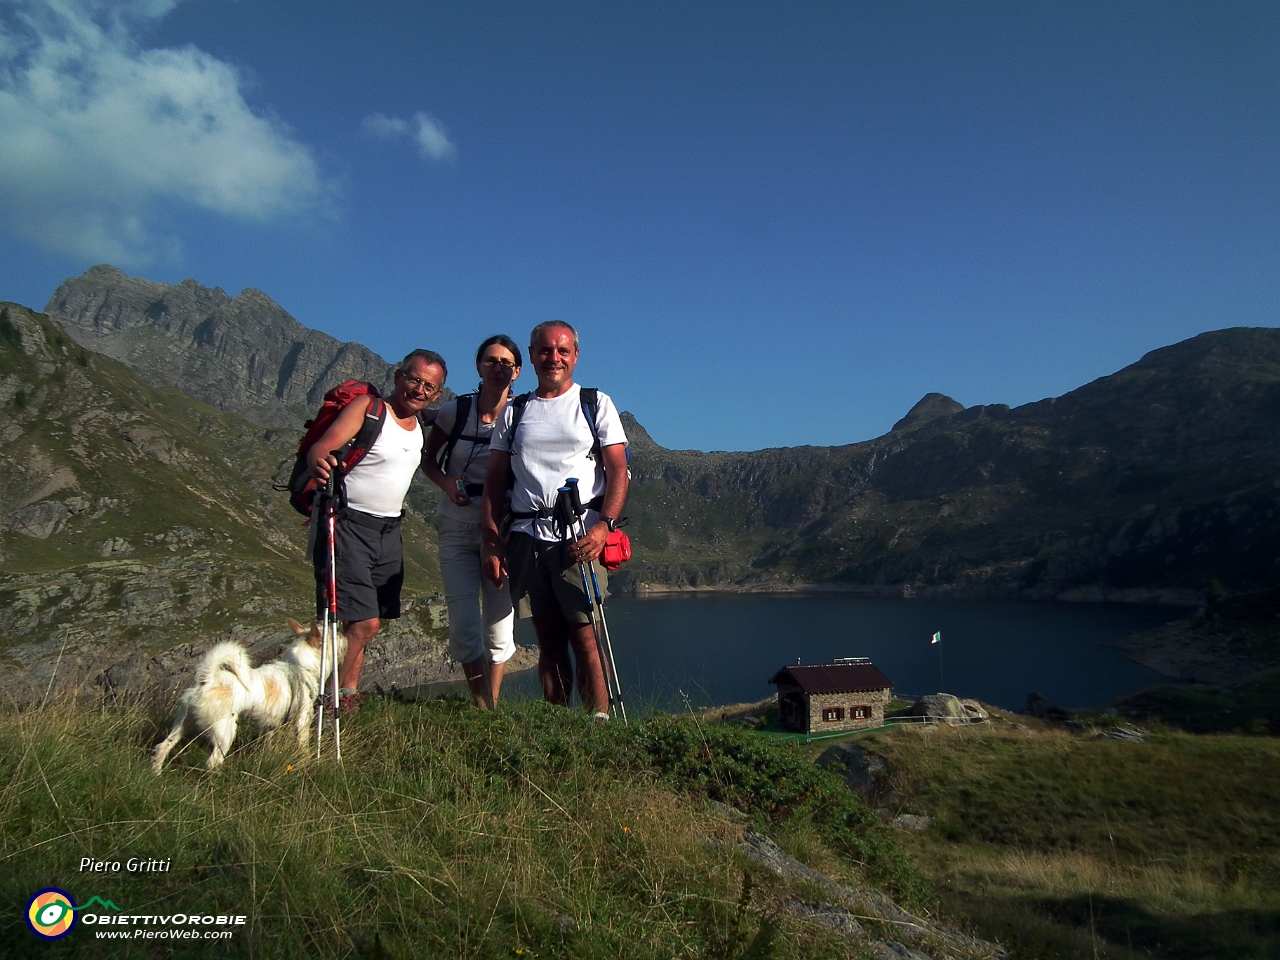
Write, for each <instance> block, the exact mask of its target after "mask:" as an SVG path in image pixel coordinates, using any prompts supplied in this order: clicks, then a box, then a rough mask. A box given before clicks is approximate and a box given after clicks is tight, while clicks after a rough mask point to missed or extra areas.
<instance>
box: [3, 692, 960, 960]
mask: <svg viewBox="0 0 1280 960" xmlns="http://www.w3.org/2000/svg"><path fill="white" fill-rule="evenodd" d="M165 719H166V718H163V717H160V716H157V715H155V714H154V713H149V712H148V711H146V710H144V709H141V708H134V709H109V710H99V711H93V710H89V711H85V710H77V709H75V708H69V707H65V706H60V707H56V708H55V707H50V708H48V709H45V710H43V711H38V712H29V713H18V714H15V713H8V714H6V715H3V716H0V771H3V773H0V864H3V869H0V888H2V889H3V897H4V900H5V902H7V903H10V904H21V903H25V902H26V900H27V898H28V897H29V896H30V895H31V894H32V893H33V892H34V891H36V890H37V889H40V888H42V887H44V886H50V885H51V886H57V887H61V888H63V889H66V890H68V892H70V893H71V894H72V896H74V897H76V898H78V901H79V902H81V903H83V902H85V901H87V900H88V899H89V898H90V897H91V896H99V897H101V898H103V899H109V900H111V901H112V902H113V903H115V904H116V905H117V906H119V907H120V908H121V910H122V911H124V912H126V913H130V914H166V913H173V912H186V913H192V912H202V913H203V912H209V913H212V914H215V915H216V914H230V915H236V914H243V915H247V916H248V917H249V918H250V923H249V924H248V925H246V927H245V928H244V929H241V930H240V931H239V932H238V933H237V934H236V936H235V938H234V939H233V940H232V941H230V942H229V943H219V944H217V945H208V944H200V943H187V944H184V945H183V947H184V949H182V950H180V951H179V950H174V953H175V954H177V953H181V955H183V956H263V955H270V956H273V957H277V956H278V957H317V956H320V957H339V956H380V957H422V956H439V957H464V956H466V957H492V958H510V957H582V958H602V960H603V958H615V957H653V958H658V957H661V958H671V957H688V958H693V957H723V958H747V957H767V956H769V957H794V958H807V957H836V956H852V957H858V956H872V955H873V952H874V950H875V943H876V942H877V941H880V940H885V939H900V935H899V934H897V933H896V932H895V928H894V925H893V924H891V923H877V922H875V921H874V920H873V919H871V918H865V917H864V918H863V920H862V921H861V924H862V932H861V933H860V934H858V935H856V936H854V937H853V938H852V939H851V938H850V937H848V936H846V935H844V934H841V933H839V932H838V931H834V930H832V929H830V928H829V927H827V926H824V925H823V924H821V923H818V922H815V921H814V920H813V919H812V918H805V917H797V916H796V910H797V905H802V904H814V903H816V901H817V900H818V899H819V898H820V897H824V896H826V895H825V894H823V893H822V892H821V891H820V890H817V889H815V888H812V886H811V885H808V884H806V883H804V882H797V881H794V880H783V879H781V878H779V877H778V876H775V875H774V874H772V873H770V872H769V871H768V870H765V869H763V868H761V867H759V866H757V865H755V864H753V863H752V862H751V861H749V860H747V859H745V858H744V857H743V856H742V854H741V853H739V852H738V851H737V849H736V843H737V839H738V837H740V836H741V835H742V831H743V829H744V826H745V825H746V824H748V823H749V824H750V825H752V826H754V827H755V828H756V829H759V830H763V831H767V832H768V833H769V834H771V835H773V836H775V837H776V838H778V839H779V841H780V842H781V843H782V845H783V846H784V847H786V848H787V849H789V850H791V851H792V852H794V853H796V854H798V855H799V856H801V857H802V858H803V859H804V860H806V861H807V862H810V863H812V864H815V865H817V866H819V867H821V868H823V869H824V870H826V871H827V872H828V873H830V874H831V875H833V876H835V877H836V878H837V879H838V880H840V881H841V882H844V883H846V884H851V885H864V884H868V885H871V886H872V887H878V888H880V889H883V890H885V891H887V892H889V893H891V894H893V895H894V896H895V897H897V898H898V900H899V902H900V903H902V904H903V905H906V906H915V907H927V904H928V894H927V892H926V889H925V888H924V887H923V885H922V884H921V883H920V882H919V880H918V879H917V878H916V876H915V873H914V871H913V870H912V868H911V867H910V866H909V865H908V864H907V862H906V860H905V859H904V857H903V855H902V853H901V849H900V847H899V845H898V843H897V841H896V840H895V838H894V837H893V836H892V835H891V832H890V831H888V829H887V828H885V827H884V826H882V825H881V824H880V822H879V821H878V819H877V818H876V817H875V816H874V814H872V813H871V812H870V811H869V810H868V809H867V808H866V806H865V805H863V804H862V802H861V801H859V800H858V799H857V798H855V797H854V796H853V795H852V794H850V793H848V792H847V791H846V790H844V788H843V786H842V785H841V784H840V781H839V779H838V778H837V777H835V776H834V775H832V774H830V773H827V772H825V771H821V770H818V769H817V768H816V767H814V765H813V764H812V763H811V762H810V761H809V760H808V759H807V758H805V757H804V756H803V755H802V754H801V753H800V752H799V751H798V750H795V749H793V748H780V747H776V746H770V745H768V744H764V743H762V742H760V741H758V740H756V739H755V738H753V736H752V735H751V734H749V733H747V732H746V731H743V730H740V729H735V728H730V727H727V726H717V727H711V726H706V725H703V724H700V723H698V722H696V721H693V720H689V719H686V720H677V719H675V718H672V717H668V716H657V717H653V718H651V719H649V720H647V721H645V722H643V723H633V724H632V725H631V726H629V727H624V726H622V725H621V724H608V725H599V724H594V723H592V722H591V721H590V720H589V719H588V718H587V717H586V716H585V715H583V714H581V713H577V712H570V711H567V710H563V709H557V708H551V707H548V706H546V705H544V704H541V703H525V704H507V705H506V706H505V707H504V709H503V710H501V711H499V712H498V713H496V714H482V713H480V712H478V711H476V710H474V709H473V708H470V707H468V706H464V705H463V704H461V703H459V702H448V701H432V702H424V703H421V704H413V705H409V704H399V703H395V702H393V701H390V700H373V701H371V702H370V704H369V705H368V706H367V708H366V709H365V710H362V711H361V712H360V714H358V715H357V716H356V717H355V718H354V719H353V720H351V721H350V722H349V723H346V724H344V741H345V742H344V757H345V761H344V763H343V764H342V765H341V766H339V765H338V764H337V763H335V762H334V761H333V760H332V759H330V758H329V757H326V759H324V760H322V761H315V760H313V759H310V758H303V757H299V756H298V755H297V753H296V751H295V750H293V749H291V748H290V747H289V746H288V745H286V744H285V743H284V741H283V740H277V741H276V742H274V743H268V742H266V741H265V740H258V741H254V740H252V739H249V740H247V741H246V742H244V743H242V744H238V745H237V749H236V750H235V751H234V752H233V753H232V755H231V758H230V760H229V762H228V763H227V765H226V766H225V767H224V768H223V769H222V770H221V771H220V772H219V773H217V774H216V775H212V776H211V775H208V774H206V773H205V772H204V771H203V769H201V768H200V767H198V766H196V764H198V763H200V762H201V761H202V760H203V756H204V753H205V748H204V747H202V746H193V747H191V748H189V749H188V750H187V751H186V752H185V753H183V754H179V755H178V756H177V757H176V759H175V760H174V762H173V764H172V766H171V767H170V768H168V769H166V771H165V773H164V775H163V776H161V777H160V778H158V779H157V778H156V777H154V776H153V775H152V774H151V772H150V770H149V768H148V764H147V756H148V751H149V749H150V746H151V744H152V743H153V742H154V741H155V740H156V739H157V738H158V737H159V736H160V735H161V734H160V731H161V723H162V722H163V721H164V720H165ZM129 856H141V857H157V858H172V864H173V866H172V870H171V871H170V872H168V873H164V874H153V875H139V874H133V875H130V874H128V873H121V874H119V875H114V874H112V875H102V874H99V875H88V874H82V873H80V871H79V870H78V865H79V863H80V860H81V858H82V857H94V858H98V859H110V858H117V859H121V860H124V859H125V858H127V857H129ZM801 912H803V911H801ZM854 927H857V924H854ZM93 933H94V929H93V928H92V927H90V926H88V925H81V926H80V927H79V928H78V929H76V930H74V931H72V934H71V935H70V936H69V937H68V938H66V940H64V941H61V942H60V943H59V944H58V945H56V946H54V947H52V948H51V947H50V946H49V945H47V944H45V943H40V942H37V941H36V939H35V937H34V936H33V935H31V934H30V933H29V932H28V931H27V930H26V929H25V927H24V925H23V920H22V918H21V917H20V916H19V914H18V911H16V910H10V911H7V915H6V916H5V917H0V944H3V946H4V948H5V951H7V952H6V955H7V956H49V955H56V956H99V955H102V954H101V944H100V941H98V940H96V939H95V938H94V937H93ZM917 942H920V941H919V940H917ZM954 942H955V941H953V945H952V947H951V948H950V951H951V953H952V955H955V956H969V957H976V956H980V955H981V953H979V952H971V951H957V950H956V948H955V946H954ZM158 946H160V947H163V945H158V944H156V943H154V942H151V943H144V942H138V943H128V944H119V943H115V944H112V950H111V952H110V953H109V954H108V955H109V956H113V957H114V956H139V957H143V956H145V957H151V956H157V955H165V956H167V955H169V954H168V953H165V952H163V950H162V953H160V954H156V953H154V952H152V951H154V950H155V949H156V948H157V947H158ZM185 948H189V949H185ZM922 948H926V949H927V943H926V946H925V947H922Z"/></svg>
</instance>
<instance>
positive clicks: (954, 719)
mask: <svg viewBox="0 0 1280 960" xmlns="http://www.w3.org/2000/svg"><path fill="white" fill-rule="evenodd" d="M907 715H908V716H911V717H921V718H923V719H925V720H931V721H933V722H935V723H982V722H983V721H984V720H986V719H987V716H988V715H987V711H986V710H985V709H984V708H983V706H982V704H980V703H979V702H978V701H977V700H962V699H960V698H959V697H955V696H952V695H951V694H949V693H931V694H928V695H926V696H923V697H921V698H920V699H919V700H917V701H916V702H915V703H914V704H912V706H911V709H910V710H908V711H907Z"/></svg>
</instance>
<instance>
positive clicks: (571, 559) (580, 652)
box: [482, 320, 627, 718]
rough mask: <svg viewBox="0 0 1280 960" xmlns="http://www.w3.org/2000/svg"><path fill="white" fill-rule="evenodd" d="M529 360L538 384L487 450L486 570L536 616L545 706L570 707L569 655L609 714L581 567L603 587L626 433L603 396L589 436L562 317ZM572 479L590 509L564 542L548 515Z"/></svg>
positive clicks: (574, 342) (539, 332) (603, 713)
mask: <svg viewBox="0 0 1280 960" xmlns="http://www.w3.org/2000/svg"><path fill="white" fill-rule="evenodd" d="M529 362H530V363H532V364H533V369H534V371H535V372H536V373H537V375H538V388H537V389H536V390H535V391H534V392H533V393H532V394H527V395H526V396H525V397H520V398H517V399H516V400H513V401H512V402H510V403H508V404H507V407H506V409H505V410H504V411H503V414H502V418H501V419H500V420H499V421H498V425H497V427H496V429H495V430H494V435H493V441H492V442H491V444H490V447H489V470H488V473H487V475H486V477H485V485H484V502H483V505H482V536H483V538H484V554H483V566H484V574H485V576H486V577H488V578H489V579H490V580H492V581H493V582H494V583H498V584H500V583H501V582H502V581H503V580H504V579H505V578H508V577H509V578H510V580H511V599H512V601H513V602H515V604H516V610H517V613H518V615H519V616H520V617H522V618H524V617H532V618H533V628H534V631H535V632H536V633H537V635H538V650H539V659H538V676H539V678H540V679H541V681H542V692H543V695H544V696H545V697H546V698H547V700H548V701H549V702H550V703H556V704H561V705H568V703H569V698H570V693H571V691H572V689H573V673H572V670H571V663H570V658H569V651H570V649H572V650H573V659H574V660H576V662H577V685H578V693H579V695H580V696H581V698H582V702H583V705H584V706H586V707H587V708H588V709H590V710H592V711H593V712H595V714H596V715H597V716H598V717H603V718H607V717H608V715H609V692H608V688H607V686H606V684H605V677H604V668H603V666H602V664H601V663H600V655H599V651H598V650H597V649H596V645H595V634H594V633H593V632H592V629H591V604H590V601H589V599H588V598H587V596H586V594H585V592H584V591H583V587H582V576H581V572H580V570H579V567H578V564H579V563H593V564H594V565H595V571H596V577H597V578H598V580H599V582H600V588H601V590H602V591H603V590H604V589H605V588H606V587H607V586H608V579H607V574H606V572H605V569H604V567H603V566H602V565H601V564H600V563H599V562H598V561H597V558H598V557H599V556H600V553H601V551H602V550H603V549H604V543H605V539H606V538H607V537H608V535H609V532H610V531H611V530H612V529H613V528H614V526H615V525H616V523H617V521H618V519H619V518H620V517H621V516H622V509H623V507H624V506H625V505H626V502H627V437H626V434H625V433H624V432H623V429H622V421H621V420H620V419H619V418H618V411H617V410H616V409H615V408H614V405H613V401H612V400H611V399H609V397H608V396H606V395H605V394H603V393H599V394H598V407H597V415H596V430H595V432H594V433H593V432H592V429H591V424H590V423H589V422H588V420H587V414H586V411H584V410H583V407H582V400H581V388H580V387H579V386H578V385H577V384H575V383H574V382H573V369H574V367H575V366H576V365H577V362H578V334H577V332H576V331H574V329H573V327H571V326H569V324H567V323H564V322H563V321H560V320H550V321H548V322H546V323H540V324H538V326H536V327H534V328H533V333H532V334H531V335H530V342H529ZM517 411H519V416H518V419H517ZM513 422H514V423H516V426H515V429H514V431H513V429H512V424H513ZM513 433H514V436H513ZM597 436H598V437H599V442H598V443H597V440H596V437H597ZM570 477H576V478H578V489H579V491H580V495H581V499H582V503H583V506H585V507H587V512H586V515H585V516H584V517H583V518H582V520H583V525H584V528H585V529H586V536H584V537H582V538H581V539H578V540H569V541H568V542H564V543H562V542H561V536H560V532H559V531H557V530H555V528H554V526H553V524H552V520H551V511H552V508H553V507H554V506H555V502H556V496H557V494H558V491H559V489H560V488H561V487H562V486H564V482H565V480H567V479H569V478H570ZM508 491H510V493H511V503H510V511H511V516H512V518H513V520H512V526H511V534H510V537H509V538H508V540H507V541H506V543H504V542H503V540H502V537H501V534H500V533H499V530H498V523H499V521H500V520H501V519H502V517H503V514H504V513H505V512H506V510H507V505H506V496H507V493H508Z"/></svg>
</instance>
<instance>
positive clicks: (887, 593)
mask: <svg viewBox="0 0 1280 960" xmlns="http://www.w3.org/2000/svg"><path fill="white" fill-rule="evenodd" d="M703 594H708V595H709V594H751V595H758V594H780V595H788V594H828V595H829V594H844V595H848V596H854V597H867V598H873V599H880V600H1001V601H1005V600H1016V601H1021V602H1025V603H1118V604H1140V605H1144V606H1152V605H1155V606H1166V607H1192V608H1195V607H1200V606H1202V605H1203V604H1204V591H1203V590H1189V589H1183V588H1180V587H1123V588H1116V587H1105V586H1102V585H1100V584H1093V585H1089V586H1083V587H1073V588H1072V589H1070V590H1066V591H1063V592H1062V593H1059V594H1055V595H1054V596H1050V597H1037V596H1024V595H1020V594H1005V593H1002V592H999V591H984V590H982V589H979V588H975V587H972V586H961V585H957V584H940V585H927V584H914V583H895V584H861V583H803V582H801V583H780V582H778V581H776V580H769V581H760V582H757V583H723V584H714V585H706V584H699V585H698V586H696V587H695V586H690V585H689V584H680V585H678V586H671V585H670V584H665V583H646V582H636V583H633V584H631V585H630V587H629V589H628V590H627V591H626V592H624V593H620V594H619V597H620V598H625V599H627V600H651V599H668V598H672V597H678V596H698V595H703Z"/></svg>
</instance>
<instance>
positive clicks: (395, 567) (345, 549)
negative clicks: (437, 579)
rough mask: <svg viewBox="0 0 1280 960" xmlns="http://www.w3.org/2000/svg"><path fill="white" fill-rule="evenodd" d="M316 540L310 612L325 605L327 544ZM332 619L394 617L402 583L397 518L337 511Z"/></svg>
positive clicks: (397, 612) (402, 574) (321, 609)
mask: <svg viewBox="0 0 1280 960" xmlns="http://www.w3.org/2000/svg"><path fill="white" fill-rule="evenodd" d="M320 535H321V538H322V541H321V543H318V544H317V545H316V552H315V557H316V559H315V570H316V613H317V615H318V616H321V617H323V616H324V611H325V610H326V609H328V600H327V597H328V589H327V588H328V584H329V557H328V545H327V544H326V543H324V542H323V537H324V534H323V532H321V534H320ZM334 538H335V542H336V544H337V550H336V553H337V575H338V619H339V620H340V621H342V622H343V623H351V622H353V621H357V620H373V619H374V618H381V619H383V620H395V619H396V618H397V617H399V616H400V588H401V587H403V586H404V551H403V550H402V549H401V545H400V518H399V517H392V518H389V519H388V518H385V517H374V516H371V515H370V514H367V513H360V512H358V511H356V510H350V509H345V510H343V511H341V512H340V513H339V514H338V523H337V531H336V533H335V534H334Z"/></svg>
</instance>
